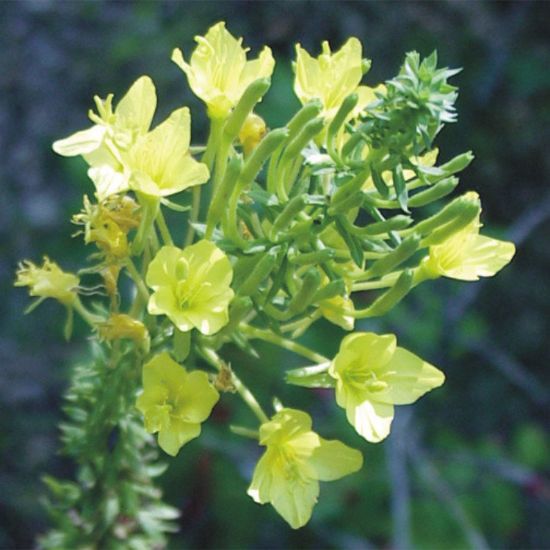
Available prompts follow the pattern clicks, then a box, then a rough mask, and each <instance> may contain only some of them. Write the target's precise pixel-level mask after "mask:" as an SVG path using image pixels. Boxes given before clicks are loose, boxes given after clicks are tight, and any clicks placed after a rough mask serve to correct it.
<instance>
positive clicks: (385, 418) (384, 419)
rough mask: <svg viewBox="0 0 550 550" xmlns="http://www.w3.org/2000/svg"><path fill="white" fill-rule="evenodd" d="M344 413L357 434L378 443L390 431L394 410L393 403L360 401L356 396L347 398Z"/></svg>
mask: <svg viewBox="0 0 550 550" xmlns="http://www.w3.org/2000/svg"><path fill="white" fill-rule="evenodd" d="M346 415H347V418H348V421H349V423H350V424H351V425H352V426H353V427H354V428H355V429H356V431H357V433H358V434H359V435H362V436H363V437H364V438H365V439H366V440H367V441H370V442H371V443H378V442H379V441H382V440H383V439H385V438H386V437H387V436H388V434H389V433H390V428H391V423H392V420H393V415H394V411H393V405H389V404H387V403H378V402H374V401H369V400H365V401H361V400H360V398H358V397H356V398H355V399H354V398H351V399H349V400H348V403H347V406H346Z"/></svg>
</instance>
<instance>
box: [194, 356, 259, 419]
mask: <svg viewBox="0 0 550 550" xmlns="http://www.w3.org/2000/svg"><path fill="white" fill-rule="evenodd" d="M200 351H201V352H202V355H203V357H204V358H205V359H206V360H207V361H208V362H209V363H210V364H211V365H212V366H213V367H215V368H216V369H218V370H219V371H221V370H222V360H221V358H220V356H219V355H218V354H217V353H216V352H215V351H214V350H213V349H210V348H201V350H200ZM231 382H232V383H233V385H234V386H235V389H236V390H237V393H238V394H239V395H240V396H241V398H242V399H243V401H244V402H245V403H246V404H247V405H248V408H249V409H250V410H251V411H252V412H253V413H254V414H255V415H256V417H257V418H258V420H259V421H260V423H261V424H265V423H266V422H269V418H268V416H267V415H266V414H265V412H264V411H263V409H262V407H261V405H260V404H259V403H258V401H257V400H256V398H255V397H254V395H253V394H252V392H251V391H250V390H249V389H248V388H247V387H246V386H245V385H244V384H243V383H242V382H241V380H240V379H239V377H238V376H237V375H236V374H235V372H234V371H231Z"/></svg>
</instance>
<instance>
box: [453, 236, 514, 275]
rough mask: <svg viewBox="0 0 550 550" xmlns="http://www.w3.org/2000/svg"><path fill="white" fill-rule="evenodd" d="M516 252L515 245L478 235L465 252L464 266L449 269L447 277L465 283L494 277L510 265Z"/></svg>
mask: <svg viewBox="0 0 550 550" xmlns="http://www.w3.org/2000/svg"><path fill="white" fill-rule="evenodd" d="M515 252H516V247H515V246H514V243H511V242H508V241H499V240H497V239H491V238H490V237H485V236H483V235H477V236H475V238H473V239H471V241H470V243H469V246H468V247H467V249H466V250H465V251H464V259H463V261H462V264H461V265H459V266H457V267H456V268H454V269H448V270H447V271H446V272H445V275H446V276H447V277H451V278H453V279H460V280H463V281H477V280H478V279H479V277H492V276H493V275H495V274H496V273H497V272H499V271H500V270H501V269H502V268H503V267H504V266H505V265H507V264H508V263H510V261H511V260H512V258H513V257H514V254H515Z"/></svg>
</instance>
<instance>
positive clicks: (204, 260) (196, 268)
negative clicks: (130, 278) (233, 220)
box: [146, 240, 234, 335]
mask: <svg viewBox="0 0 550 550" xmlns="http://www.w3.org/2000/svg"><path fill="white" fill-rule="evenodd" d="M232 278H233V269H232V267H231V263H230V262H229V259H228V258H227V256H226V255H225V254H224V253H223V252H222V251H221V250H220V249H219V248H218V247H217V246H216V245H215V244H213V243H212V242H210V241H204V240H203V241H199V242H197V243H195V244H193V245H191V246H188V247H187V248H185V250H181V249H180V248H177V247H175V246H163V247H162V248H161V249H160V250H159V251H158V253H157V255H156V256H155V258H154V259H153V261H152V262H151V263H150V264H149V269H148V271H147V276H146V282H147V284H148V285H149V286H150V287H151V288H152V289H153V290H154V291H155V292H154V294H153V295H152V296H151V298H150V300H149V308H148V309H149V313H151V314H152V315H166V316H168V317H169V318H170V320H171V321H172V322H173V323H174V325H176V327H177V328H178V329H179V330H180V331H182V332H187V331H190V330H191V329H193V328H197V329H198V330H199V331H200V332H202V333H203V334H207V335H210V334H214V333H216V332H218V331H219V330H220V329H221V328H222V327H223V326H224V325H225V324H227V321H228V312H227V307H228V304H229V302H230V301H231V299H232V298H233V295H234V293H233V290H232V289H231V287H230V286H229V285H230V284H231V280H232Z"/></svg>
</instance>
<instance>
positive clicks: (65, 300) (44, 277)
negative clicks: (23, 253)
mask: <svg viewBox="0 0 550 550" xmlns="http://www.w3.org/2000/svg"><path fill="white" fill-rule="evenodd" d="M79 282H80V279H79V278H78V277H77V276H76V275H74V274H73V273H66V272H65V271H63V270H62V269H61V268H60V267H59V266H58V265H57V264H56V263H55V262H52V261H51V260H50V259H49V258H47V257H46V256H44V263H43V265H42V267H38V266H37V265H35V264H34V263H33V262H30V261H28V260H25V261H24V262H21V263H20V264H19V269H18V270H17V279H16V281H15V283H14V285H15V286H28V287H29V294H30V295H31V296H38V297H39V298H40V299H41V300H44V299H46V298H55V299H56V300H59V301H60V302H61V303H62V304H64V305H66V306H70V305H72V304H73V302H74V301H75V300H76V299H77V290H76V289H77V287H78V284H79ZM41 300H40V301H41Z"/></svg>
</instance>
